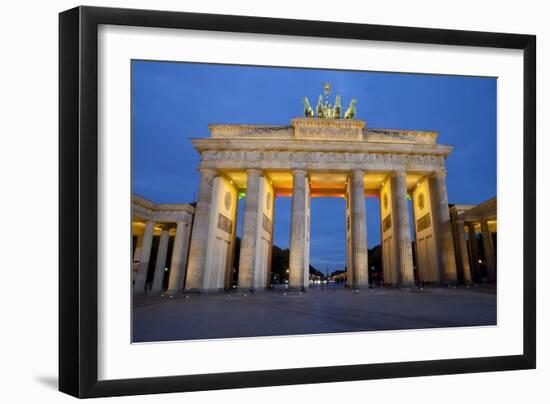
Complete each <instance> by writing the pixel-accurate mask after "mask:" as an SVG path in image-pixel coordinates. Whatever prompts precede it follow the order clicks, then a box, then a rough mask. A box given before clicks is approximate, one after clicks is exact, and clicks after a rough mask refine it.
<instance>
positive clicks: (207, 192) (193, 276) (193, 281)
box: [185, 169, 217, 292]
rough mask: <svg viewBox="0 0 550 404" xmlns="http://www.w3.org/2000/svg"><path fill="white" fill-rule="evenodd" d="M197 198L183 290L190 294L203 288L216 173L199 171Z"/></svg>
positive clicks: (208, 170)
mask: <svg viewBox="0 0 550 404" xmlns="http://www.w3.org/2000/svg"><path fill="white" fill-rule="evenodd" d="M200 173H201V179H200V186H199V198H198V200H197V207H196V209H195V219H194V222H193V233H192V236H191V245H190V246H189V262H188V264H187V281H186V284H185V289H186V290H188V291H191V292H195V291H199V290H201V289H202V287H203V279H204V270H205V264H206V249H207V247H208V232H209V229H210V220H211V218H210V213H211V207H212V190H213V184H214V178H215V177H216V176H217V173H216V172H215V171H214V170H210V169H201V170H200Z"/></svg>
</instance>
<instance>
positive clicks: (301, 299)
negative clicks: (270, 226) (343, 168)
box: [133, 286, 496, 342]
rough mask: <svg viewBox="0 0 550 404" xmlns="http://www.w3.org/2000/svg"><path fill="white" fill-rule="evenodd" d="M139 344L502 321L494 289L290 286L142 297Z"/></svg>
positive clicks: (137, 312)
mask: <svg viewBox="0 0 550 404" xmlns="http://www.w3.org/2000/svg"><path fill="white" fill-rule="evenodd" d="M133 314H134V320H133V321H134V342H148V341H171V340H187V339H212V338H230V337H251V336H268V335H296V334H319V333H329V332H350V331H369V330H397V329H414V328H434V327H458V326H478V325H495V324H496V293H495V290H494V288H488V287H481V286H480V287H474V288H469V289H467V288H464V287H459V288H457V289H450V288H449V289H447V288H424V289H423V290H419V289H413V290H409V291H407V290H401V289H393V288H382V289H380V288H376V289H374V290H361V291H359V292H354V291H351V290H349V289H343V288H337V289H331V288H328V289H324V290H321V289H309V290H308V291H307V292H306V293H303V294H299V293H297V292H293V293H284V291H282V290H274V291H265V292H260V293H255V294H252V295H250V294H248V295H243V294H239V293H231V294H228V293H225V294H218V295H185V294H182V295H178V296H176V297H175V298H173V299H168V298H167V297H160V296H146V297H139V298H135V299H134V313H133Z"/></svg>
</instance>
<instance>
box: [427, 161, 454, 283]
mask: <svg viewBox="0 0 550 404" xmlns="http://www.w3.org/2000/svg"><path fill="white" fill-rule="evenodd" d="M446 177H447V174H446V173H445V172H444V171H437V172H436V173H435V175H434V177H433V178H432V181H433V182H432V183H433V185H434V188H433V190H434V191H435V198H434V200H435V205H436V206H435V207H433V208H435V209H434V210H435V214H436V216H437V223H438V224H439V229H438V230H439V231H438V232H437V234H438V235H439V240H438V243H437V245H438V246H439V256H440V257H441V270H442V275H443V283H445V284H455V283H456V280H457V273H456V260H455V252H454V244H453V233H452V225H451V214H450V212H449V200H448V197H447V180H446Z"/></svg>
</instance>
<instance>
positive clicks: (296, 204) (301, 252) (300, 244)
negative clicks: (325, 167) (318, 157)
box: [288, 170, 309, 290]
mask: <svg viewBox="0 0 550 404" xmlns="http://www.w3.org/2000/svg"><path fill="white" fill-rule="evenodd" d="M292 179H293V188H292V213H291V223H290V257H289V280H288V286H289V288H291V289H301V290H305V288H306V286H308V284H309V267H308V268H306V263H307V259H306V249H307V240H306V237H307V223H306V208H307V207H306V203H307V201H306V197H307V187H308V186H309V185H308V178H307V172H306V171H304V170H294V171H293V172H292Z"/></svg>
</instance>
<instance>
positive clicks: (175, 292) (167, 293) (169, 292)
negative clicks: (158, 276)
mask: <svg viewBox="0 0 550 404" xmlns="http://www.w3.org/2000/svg"><path fill="white" fill-rule="evenodd" d="M163 293H164V295H165V296H175V295H178V294H181V293H183V290H181V289H169V290H167V291H165V292H163Z"/></svg>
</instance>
